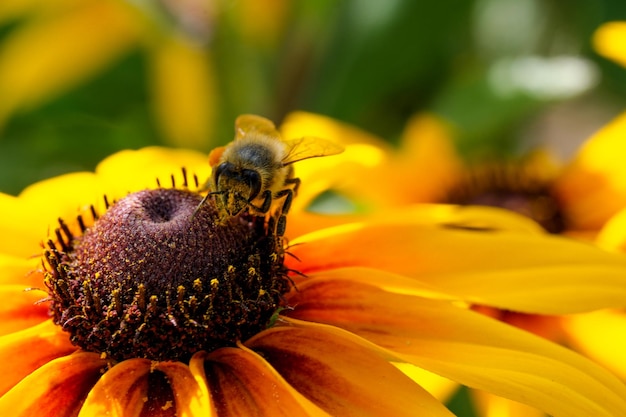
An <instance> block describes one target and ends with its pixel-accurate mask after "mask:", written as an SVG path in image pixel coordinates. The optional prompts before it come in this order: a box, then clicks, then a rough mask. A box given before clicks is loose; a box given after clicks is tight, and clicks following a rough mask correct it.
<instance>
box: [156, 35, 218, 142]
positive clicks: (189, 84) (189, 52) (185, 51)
mask: <svg viewBox="0 0 626 417" xmlns="http://www.w3.org/2000/svg"><path fill="white" fill-rule="evenodd" d="M149 58H150V67H149V69H150V77H151V84H152V91H153V94H154V98H153V102H152V103H151V104H152V105H153V107H154V110H155V112H156V115H157V122H158V123H159V125H160V126H161V128H162V129H163V133H164V136H165V139H166V141H167V142H168V143H170V144H172V145H177V146H181V147H189V148H205V149H206V148H209V147H210V146H208V145H209V144H210V143H209V140H210V137H211V133H212V129H211V126H212V125H213V118H214V114H215V108H214V107H215V103H214V101H215V99H216V98H217V91H216V90H217V89H216V87H215V85H214V84H215V83H214V81H213V80H214V77H215V76H214V74H213V72H214V71H213V68H212V65H211V62H210V60H209V56H208V54H207V53H206V49H203V48H201V47H200V46H199V45H193V44H191V43H189V42H185V41H184V40H183V39H179V38H176V37H168V38H163V39H159V41H158V43H157V44H156V45H155V47H154V48H152V49H151V51H150V55H149Z"/></svg>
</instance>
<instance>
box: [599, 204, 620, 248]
mask: <svg viewBox="0 0 626 417" xmlns="http://www.w3.org/2000/svg"><path fill="white" fill-rule="evenodd" d="M595 242H596V244H597V245H598V246H601V247H602V248H604V249H607V250H611V251H615V252H621V253H626V209H625V210H621V211H620V212H618V213H617V214H616V215H615V216H613V217H611V218H610V219H609V220H608V221H607V222H606V224H605V225H604V227H603V228H602V230H600V233H598V235H597V236H596V239H595Z"/></svg>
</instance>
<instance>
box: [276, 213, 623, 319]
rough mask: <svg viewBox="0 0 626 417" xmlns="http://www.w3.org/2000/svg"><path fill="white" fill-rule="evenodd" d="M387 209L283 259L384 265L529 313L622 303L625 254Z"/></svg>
mask: <svg viewBox="0 0 626 417" xmlns="http://www.w3.org/2000/svg"><path fill="white" fill-rule="evenodd" d="M388 215H389V216H390V217H395V218H390V219H388V220H386V221H371V222H368V223H354V224H348V225H343V226H337V227H334V228H331V229H325V230H322V231H319V232H314V233H311V234H309V235H304V236H301V237H299V238H297V239H293V240H292V241H291V242H290V243H291V247H290V248H289V252H290V253H292V254H293V255H295V258H291V257H288V258H287V259H286V263H287V265H288V267H289V268H291V269H294V270H297V271H300V272H302V273H304V274H307V275H312V274H314V273H319V272H324V271H328V270H331V269H338V268H349V267H362V268H371V269H380V270H385V271H387V272H390V273H394V274H398V275H403V276H406V277H410V278H413V279H416V280H418V281H419V282H418V283H417V285H418V289H422V288H423V287H424V284H426V285H428V286H429V287H430V288H432V289H434V290H438V291H439V292H443V293H447V294H450V295H453V296H456V297H459V298H460V299H463V300H465V301H468V302H472V303H475V304H481V305H489V306H494V307H498V308H502V309H508V310H514V311H523V312H528V313H540V314H555V313H575V312H582V311H589V310H593V309H598V308H606V307H623V306H625V305H626V257H624V256H621V255H617V254H612V253H608V252H606V251H603V250H600V249H599V248H597V247H594V246H592V245H589V244H586V243H581V242H578V241H574V240H569V239H565V238H560V237H556V236H551V235H546V234H535V233H528V232H523V231H521V230H514V229H513V230H509V231H499V230H498V229H494V230H491V229H489V228H487V229H484V230H481V229H472V228H465V227H462V226H461V227H459V226H457V225H453V226H451V225H450V224H446V223H445V222H444V223H441V222H440V223H439V224H437V223H436V222H432V218H431V219H430V224H428V222H427V221H424V219H423V218H422V219H419V218H417V219H415V220H414V221H413V222H411V221H410V219H407V218H405V217H402V216H394V214H388ZM427 220H428V219H427ZM485 221H488V220H487V219H485ZM420 222H423V223H420ZM485 224H486V225H488V223H485ZM296 258H297V259H296ZM374 284H376V283H375V282H374ZM378 285H384V284H382V283H381V284H378ZM413 289H415V288H413ZM407 290H411V288H407Z"/></svg>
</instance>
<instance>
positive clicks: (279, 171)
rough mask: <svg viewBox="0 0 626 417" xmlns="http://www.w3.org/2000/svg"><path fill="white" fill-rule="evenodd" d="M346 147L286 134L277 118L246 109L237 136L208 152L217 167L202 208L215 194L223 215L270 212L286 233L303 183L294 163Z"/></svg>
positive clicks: (237, 123)
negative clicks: (288, 214) (258, 114)
mask: <svg viewBox="0 0 626 417" xmlns="http://www.w3.org/2000/svg"><path fill="white" fill-rule="evenodd" d="M341 152H343V147H342V146H340V145H338V144H335V143H333V142H330V141H328V140H325V139H321V138H317V137H312V136H305V137H301V138H297V139H290V140H285V139H283V138H282V137H281V135H280V133H279V132H278V131H277V130H276V126H275V125H274V123H273V122H272V121H270V120H268V119H266V118H264V117H260V116H255V115H251V114H244V115H241V116H239V117H238V118H237V120H236V121H235V139H234V140H233V141H232V142H230V143H229V144H227V145H226V146H221V147H218V148H216V149H214V150H213V151H211V153H210V154H209V164H210V165H211V168H212V169H213V171H212V174H211V177H210V178H209V179H208V180H207V182H206V183H205V184H204V185H203V186H202V187H201V188H200V190H199V191H201V192H202V191H209V192H208V193H207V195H206V196H205V197H204V199H203V200H202V202H201V203H200V204H199V205H198V208H199V207H201V206H202V204H204V203H205V202H206V200H207V198H209V196H216V197H217V198H216V202H217V206H218V209H219V210H220V212H221V213H222V216H223V217H224V218H227V217H232V216H236V215H238V214H240V213H242V212H244V211H246V210H247V211H248V212H249V213H250V214H252V215H256V216H265V215H267V214H269V215H270V218H271V219H273V221H276V226H275V227H276V233H277V234H278V235H279V236H281V235H283V234H284V232H285V228H286V221H287V220H286V215H287V213H288V212H289V208H290V207H291V202H292V200H293V197H294V196H295V195H296V194H297V192H298V187H299V186H300V179H299V178H297V177H295V175H294V169H293V164H294V163H295V162H298V161H302V160H304V159H309V158H316V157H320V156H329V155H336V154H339V153H341Z"/></svg>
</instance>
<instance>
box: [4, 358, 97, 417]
mask: <svg viewBox="0 0 626 417" xmlns="http://www.w3.org/2000/svg"><path fill="white" fill-rule="evenodd" d="M105 368H106V361H104V360H103V359H100V356H99V355H98V354H96V353H88V352H77V353H74V354H72V355H69V356H64V357H62V358H58V359H55V360H53V361H51V362H49V363H48V364H46V365H44V366H42V367H41V368H39V369H37V370H36V371H35V372H33V373H32V374H30V375H28V376H27V377H25V378H24V379H23V380H22V381H21V382H20V383H19V384H17V385H16V386H14V387H13V388H12V389H11V390H10V391H9V392H7V393H6V394H4V395H3V396H2V397H1V398H0V415H3V416H14V417H20V416H24V417H30V416H41V417H65V416H67V417H72V416H76V415H77V413H78V411H79V410H80V407H81V405H82V403H83V400H84V399H85V397H86V396H87V393H88V392H89V390H90V389H91V387H92V386H93V385H94V384H95V383H96V381H97V380H98V379H99V378H100V375H101V374H102V371H103V370H104V369H105Z"/></svg>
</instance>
